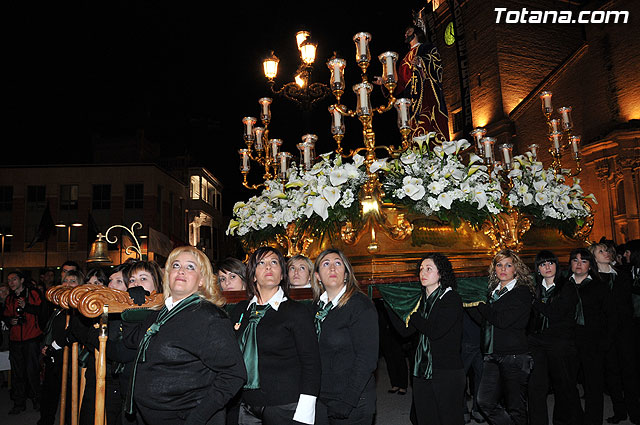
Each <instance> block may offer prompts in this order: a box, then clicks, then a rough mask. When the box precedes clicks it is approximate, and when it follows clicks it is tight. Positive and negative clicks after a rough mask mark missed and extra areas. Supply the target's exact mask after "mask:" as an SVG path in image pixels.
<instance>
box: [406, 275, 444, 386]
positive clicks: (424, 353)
mask: <svg viewBox="0 0 640 425" xmlns="http://www.w3.org/2000/svg"><path fill="white" fill-rule="evenodd" d="M444 291H445V290H444V288H442V286H438V287H437V288H436V289H435V290H434V291H433V292H432V293H431V295H429V296H428V297H427V298H426V301H425V302H424V303H423V304H422V305H421V306H420V307H421V308H420V311H419V313H418V314H420V316H421V317H422V318H423V319H428V318H429V315H430V314H431V310H433V306H434V305H435V304H436V301H438V299H439V298H440V296H441V295H442V294H443V293H444ZM425 295H426V293H425ZM423 297H424V295H423ZM413 376H417V377H420V378H424V379H431V377H432V376H433V361H432V358H431V343H430V341H429V338H428V337H427V336H426V335H425V334H423V333H422V332H420V339H419V340H418V346H417V347H416V357H415V361H414V362H413Z"/></svg>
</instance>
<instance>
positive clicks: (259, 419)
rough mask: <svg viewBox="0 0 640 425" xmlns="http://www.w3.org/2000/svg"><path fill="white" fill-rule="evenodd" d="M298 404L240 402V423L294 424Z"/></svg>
mask: <svg viewBox="0 0 640 425" xmlns="http://www.w3.org/2000/svg"><path fill="white" fill-rule="evenodd" d="M297 406H298V403H290V404H284V405H282V406H261V407H250V406H248V405H247V404H245V403H240V414H239V416H238V423H239V424H240V425H293V424H295V423H297V422H294V420H293V415H294V414H295V413H296V407H297ZM167 425H168V424H167Z"/></svg>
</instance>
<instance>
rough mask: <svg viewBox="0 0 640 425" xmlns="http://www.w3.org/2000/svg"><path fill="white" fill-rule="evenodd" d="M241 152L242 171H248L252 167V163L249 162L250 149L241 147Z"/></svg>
mask: <svg viewBox="0 0 640 425" xmlns="http://www.w3.org/2000/svg"><path fill="white" fill-rule="evenodd" d="M238 153H239V154H240V171H242V172H244V173H247V172H249V170H250V169H251V163H250V162H249V150H248V149H240V150H239V151H238Z"/></svg>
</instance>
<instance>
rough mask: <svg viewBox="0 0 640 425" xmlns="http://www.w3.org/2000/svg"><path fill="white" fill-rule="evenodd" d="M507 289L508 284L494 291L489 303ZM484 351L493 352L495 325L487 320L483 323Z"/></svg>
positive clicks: (484, 352) (486, 352) (494, 300)
mask: <svg viewBox="0 0 640 425" xmlns="http://www.w3.org/2000/svg"><path fill="white" fill-rule="evenodd" d="M507 291H508V289H507V287H506V286H505V287H504V288H502V289H500V290H499V291H494V292H493V293H492V294H491V297H490V298H489V304H493V303H494V302H496V301H497V300H498V299H499V298H500V297H501V296H502V295H503V294H505V293H506V292H507ZM482 353H483V354H493V325H492V324H491V323H489V322H487V321H486V320H484V322H483V324H482Z"/></svg>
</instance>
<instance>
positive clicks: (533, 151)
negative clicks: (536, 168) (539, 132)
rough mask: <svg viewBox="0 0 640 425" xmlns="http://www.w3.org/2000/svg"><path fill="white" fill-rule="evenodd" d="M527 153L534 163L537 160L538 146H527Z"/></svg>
mask: <svg viewBox="0 0 640 425" xmlns="http://www.w3.org/2000/svg"><path fill="white" fill-rule="evenodd" d="M529 152H531V156H532V157H533V160H534V161H536V160H537V159H538V145H536V144H535V143H534V144H532V145H529Z"/></svg>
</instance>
